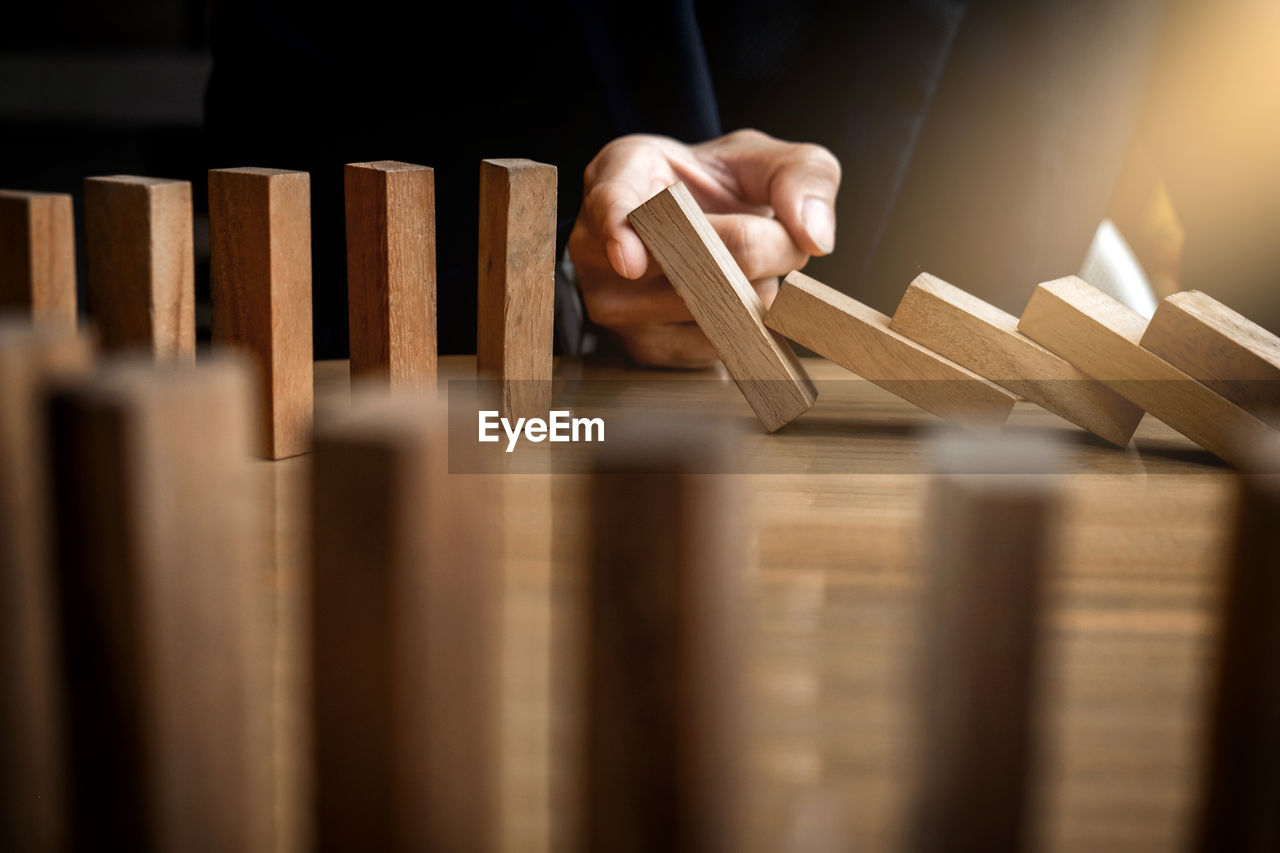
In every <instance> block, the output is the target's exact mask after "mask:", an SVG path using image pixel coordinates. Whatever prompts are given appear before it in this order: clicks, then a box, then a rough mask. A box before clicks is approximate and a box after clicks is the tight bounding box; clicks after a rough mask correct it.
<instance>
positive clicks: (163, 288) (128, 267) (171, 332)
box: [84, 175, 196, 361]
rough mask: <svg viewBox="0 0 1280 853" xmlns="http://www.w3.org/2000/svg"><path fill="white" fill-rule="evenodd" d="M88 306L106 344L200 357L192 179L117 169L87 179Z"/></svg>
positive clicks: (161, 355)
mask: <svg viewBox="0 0 1280 853" xmlns="http://www.w3.org/2000/svg"><path fill="white" fill-rule="evenodd" d="M84 236H85V252H86V260H87V269H86V272H87V282H88V297H89V312H90V314H91V315H92V316H93V319H94V323H95V325H96V326H97V328H98V330H99V331H100V333H101V334H102V346H103V348H104V349H108V350H111V349H122V348H128V347H134V346H146V347H148V348H150V349H151V351H152V353H154V354H155V356H156V358H160V359H167V358H172V359H180V360H183V361H195V357H196V289H195V287H196V286H195V255H194V250H193V245H192V230H191V184H190V182H188V181H170V180H163V179H160V178H141V177H136V176H133V175H113V176H110V177H102V178H87V179H85V182H84Z"/></svg>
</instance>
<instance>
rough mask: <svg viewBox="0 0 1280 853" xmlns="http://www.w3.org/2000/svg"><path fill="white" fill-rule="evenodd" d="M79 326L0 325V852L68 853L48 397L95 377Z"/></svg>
mask: <svg viewBox="0 0 1280 853" xmlns="http://www.w3.org/2000/svg"><path fill="white" fill-rule="evenodd" d="M91 357H92V345H91V343H90V341H89V339H88V338H87V337H85V336H84V335H81V334H78V333H77V332H76V329H75V327H74V326H72V325H71V324H68V323H63V322H38V323H36V324H33V323H32V322H31V321H30V319H29V318H19V317H17V316H14V317H4V318H0V684H3V685H4V689H3V690H0V850H61V849H64V847H65V841H66V826H67V823H66V815H65V813H64V808H65V797H64V796H63V787H62V785H63V781H64V778H63V770H64V768H63V762H62V756H63V752H64V736H63V732H62V726H61V719H62V702H61V701H60V700H61V691H60V690H59V689H58V685H59V679H58V656H57V654H56V649H57V631H58V620H57V616H56V611H55V598H54V593H55V590H54V588H53V584H52V577H51V572H50V567H49V560H48V550H47V549H48V542H49V529H48V526H47V521H48V519H47V512H46V509H45V500H46V498H47V489H46V484H45V477H44V474H45V472H44V469H43V465H42V464H41V463H42V462H43V460H44V457H45V431H44V427H43V422H42V421H43V419H42V418H41V416H40V411H41V408H40V402H41V393H42V388H43V386H44V384H45V383H47V382H48V381H50V380H51V379H54V378H55V377H60V376H65V375H68V374H72V373H76V372H82V371H85V370H87V369H88V367H89V364H90V360H91Z"/></svg>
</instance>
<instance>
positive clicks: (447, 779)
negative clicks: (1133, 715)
mask: <svg viewBox="0 0 1280 853" xmlns="http://www.w3.org/2000/svg"><path fill="white" fill-rule="evenodd" d="M449 453H450V450H449V447H448V427H447V418H446V415H445V411H444V407H443V404H439V403H436V402H435V401H432V400H428V399H424V398H402V397H395V396H393V397H388V398H383V399H375V400H364V401H357V403H356V404H355V405H354V406H353V411H352V413H351V414H350V415H349V416H348V418H347V419H346V420H345V421H342V422H340V423H332V424H329V425H326V426H325V427H324V428H322V429H321V430H319V431H318V432H317V435H316V451H315V467H314V475H313V479H312V491H311V509H312V554H313V561H314V563H313V569H312V577H311V585H312V589H311V596H312V619H311V623H312V643H313V654H312V669H313V675H312V685H313V693H312V703H313V708H314V718H313V726H312V729H313V732H314V737H315V745H316V750H315V773H316V815H317V818H318V824H317V843H318V847H319V849H321V850H353V849H367V850H441V851H480V853H484V851H488V850H492V849H494V846H495V843H496V841H497V837H498V825H497V824H498V820H497V817H498V815H497V809H498V803H499V787H498V774H497V764H496V762H497V749H496V739H497V725H498V716H497V698H498V694H497V690H496V684H495V678H496V671H497V654H498V644H497V639H496V630H497V624H496V619H497V616H498V609H497V602H498V601H499V598H498V596H499V592H500V586H499V576H498V575H497V572H496V569H497V567H496V566H495V564H494V562H493V560H492V559H491V557H490V552H489V550H488V549H489V543H490V541H491V539H492V529H491V528H492V526H493V525H496V524H498V523H499V522H498V519H497V518H495V517H494V516H493V514H492V511H493V510H492V506H491V505H490V502H488V501H485V500H483V497H484V495H483V493H481V492H480V491H478V489H480V488H482V485H483V480H484V478H481V477H475V476H466V475H453V476H451V475H450V474H449Z"/></svg>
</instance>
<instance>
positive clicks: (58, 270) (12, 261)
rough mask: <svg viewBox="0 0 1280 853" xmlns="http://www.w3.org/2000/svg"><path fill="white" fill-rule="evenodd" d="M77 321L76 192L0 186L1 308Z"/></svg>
mask: <svg viewBox="0 0 1280 853" xmlns="http://www.w3.org/2000/svg"><path fill="white" fill-rule="evenodd" d="M3 309H21V310H24V311H27V312H29V313H30V315H31V316H32V317H42V318H47V319H57V320H65V321H67V322H70V323H74V322H75V319H76V234H75V223H74V221H73V218H72V210H71V196H69V195H66V194H65V193H35V192H20V191H18V190H0V310H3Z"/></svg>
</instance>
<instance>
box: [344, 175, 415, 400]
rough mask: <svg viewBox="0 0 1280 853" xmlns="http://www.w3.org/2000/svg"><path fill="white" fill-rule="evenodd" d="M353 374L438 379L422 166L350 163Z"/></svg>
mask: <svg viewBox="0 0 1280 853" xmlns="http://www.w3.org/2000/svg"><path fill="white" fill-rule="evenodd" d="M345 181H346V203H347V304H348V307H349V310H348V314H349V316H350V331H351V375H352V376H353V377H356V376H365V377H367V376H380V377H383V378H384V379H385V380H386V381H388V382H389V384H390V385H391V386H392V387H398V386H424V387H434V386H435V379H436V191H435V173H434V172H433V171H432V170H431V169H429V168H427V167H426V166H415V165H413V164H411V163H398V162H395V161H393V160H380V161H378V162H375V163H348V164H347V167H346V170H345Z"/></svg>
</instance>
